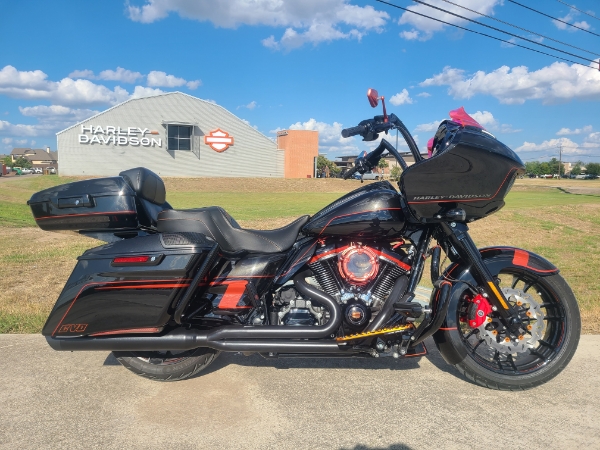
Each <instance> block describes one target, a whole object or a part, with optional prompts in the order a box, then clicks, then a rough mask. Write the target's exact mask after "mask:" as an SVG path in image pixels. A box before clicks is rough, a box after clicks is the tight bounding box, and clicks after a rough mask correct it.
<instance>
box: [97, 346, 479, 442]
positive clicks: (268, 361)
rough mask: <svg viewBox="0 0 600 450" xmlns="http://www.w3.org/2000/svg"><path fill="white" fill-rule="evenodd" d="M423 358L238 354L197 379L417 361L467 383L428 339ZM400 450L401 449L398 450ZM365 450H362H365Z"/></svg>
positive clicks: (402, 365)
mask: <svg viewBox="0 0 600 450" xmlns="http://www.w3.org/2000/svg"><path fill="white" fill-rule="evenodd" d="M425 346H426V347H427V354H426V355H423V356H411V357H405V358H398V359H394V358H391V357H383V358H372V357H363V358H339V357H292V358H264V357H262V356H261V355H259V354H256V353H254V354H252V355H249V356H244V355H241V354H239V353H223V354H221V355H220V356H219V358H217V360H216V361H215V362H214V363H213V364H211V365H210V366H209V367H207V369H206V370H204V371H202V372H201V373H199V374H198V375H196V376H194V377H192V378H195V377H197V376H202V375H206V374H209V373H212V372H216V371H218V370H220V369H222V368H224V367H227V366H228V365H230V364H237V365H240V366H247V367H249V366H253V367H274V368H276V369H281V370H289V369H369V370H414V369H419V368H420V367H421V360H422V358H425V359H426V360H427V361H429V362H430V363H431V364H433V365H434V366H435V367H436V368H437V369H439V370H441V371H442V372H446V373H449V374H451V375H453V376H455V377H458V378H460V379H463V380H465V381H468V380H467V379H466V378H465V377H464V376H463V375H462V374H461V373H460V372H459V371H458V370H456V369H455V368H454V366H451V365H449V364H447V363H446V362H445V361H444V360H443V358H442V356H441V355H440V353H439V352H438V350H437V348H436V346H435V344H434V342H433V340H432V339H431V338H429V339H427V340H426V341H425ZM103 365H104V366H120V365H121V364H120V363H119V361H117V359H116V358H115V357H114V356H113V354H112V353H110V354H108V355H107V357H106V359H105V361H104V364H103ZM399 448H402V447H399ZM365 449H366V447H365Z"/></svg>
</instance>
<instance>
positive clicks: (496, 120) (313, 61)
mask: <svg viewBox="0 0 600 450" xmlns="http://www.w3.org/2000/svg"><path fill="white" fill-rule="evenodd" d="M424 1H426V2H427V3H430V4H434V5H437V6H439V7H441V8H445V9H449V10H452V11H455V12H457V13H459V14H461V15H466V16H468V17H471V18H473V19H477V20H481V21H483V22H484V23H486V24H489V25H492V26H497V27H499V28H502V29H506V30H508V31H510V32H514V33H515V34H517V35H519V36H523V37H527V38H529V39H533V40H540V38H539V37H538V36H534V35H531V34H530V33H527V32H524V31H520V30H517V29H514V28H510V27H508V26H506V25H504V24H501V23H498V22H495V21H492V20H491V19H489V18H482V17H480V16H478V15H476V14H475V13H473V12H469V11H466V10H464V9H459V8H458V7H456V6H453V5H451V4H449V3H448V2H447V1H445V0H424ZM452 1H453V2H454V3H456V4H460V5H462V6H465V7H468V8H471V9H473V10H476V11H478V12H480V13H484V14H487V15H489V16H493V17H495V18H498V19H500V20H503V21H506V22H510V23H512V24H515V25H518V26H520V27H523V28H527V29H529V30H531V31H535V32H537V33H539V34H542V35H545V36H547V37H551V38H553V39H556V40H560V41H563V42H566V43H568V44H570V45H573V46H576V47H579V48H581V49H584V50H589V51H595V52H596V53H598V54H600V36H596V35H593V34H590V33H586V32H584V31H582V30H577V29H575V28H572V27H568V26H566V25H564V24H562V23H557V22H554V21H552V20H551V19H548V18H546V17H543V16H541V15H539V14H536V13H534V12H531V11H528V10H527V9H525V8H523V7H520V6H518V5H516V4H514V3H512V2H510V1H509V0H452ZM391 3H395V4H397V5H400V6H403V7H409V8H411V9H413V10H416V11H418V12H421V13H424V14H427V15H432V16H434V17H438V18H442V19H443V20H447V21H449V22H452V23H456V24H460V25H462V26H465V27H467V28H472V29H475V30H479V31H482V32H486V33H488V34H492V35H494V36H499V37H502V38H504V39H511V37H510V36H504V35H502V34H500V33H498V32H495V31H492V30H488V29H484V28H482V27H480V26H478V25H475V24H470V23H467V22H465V21H462V20H459V19H457V18H455V17H452V16H449V15H447V14H444V13H441V12H439V11H436V10H433V9H430V8H428V7H426V6H424V5H418V4H417V3H415V2H412V1H410V0H393V1H391ZM519 3H522V4H524V5H527V6H530V7H533V8H536V9H539V10H542V11H543V12H545V13H547V14H550V15H552V16H554V17H559V18H562V19H563V20H564V21H566V22H569V23H573V24H576V25H577V26H579V27H580V28H584V29H587V30H589V31H592V32H594V33H597V34H600V20H599V19H598V18H600V2H598V1H597V0H578V1H577V3H574V5H575V6H576V7H577V8H578V9H580V10H582V11H585V12H588V13H589V14H592V16H590V15H587V14H585V13H583V12H578V11H576V10H574V9H571V8H569V7H568V6H566V5H565V4H564V3H562V2H560V1H558V0H544V1H540V0H537V1H534V0H519ZM0 11H2V13H1V14H0V48H1V49H2V50H1V51H0V153H5V152H10V150H11V149H12V148H13V147H20V146H24V147H30V146H33V147H43V146H46V145H48V146H50V147H51V148H53V149H54V148H55V147H56V137H55V133H56V132H57V131H60V130H61V129H63V128H65V127H67V126H69V125H71V124H73V123H76V122H78V121H80V120H83V119H85V118H86V117H89V116H90V115H92V114H95V113H96V112H98V111H102V110H104V109H106V108H108V107H110V106H112V105H115V104H117V103H120V102H122V101H124V100H126V99H128V98H130V97H131V96H137V97H139V96H146V95H152V94H155V93H160V92H168V91H176V90H178V91H182V92H186V93H188V94H191V95H194V96H196V97H199V98H202V99H209V100H213V101H215V102H217V103H218V104H220V105H222V106H224V107H225V108H227V109H229V110H230V111H232V112H233V113H235V114H236V115H238V116H239V117H241V118H242V119H244V120H247V121H248V122H249V123H250V124H251V125H253V126H255V127H256V128H257V129H258V130H260V131H261V132H263V133H264V134H266V135H268V136H271V137H272V136H274V133H275V132H276V130H278V129H285V128H290V127H292V128H302V129H316V130H319V132H320V149H321V152H323V153H327V154H328V155H329V157H330V158H334V157H335V156H340V155H347V154H356V153H357V152H358V151H360V150H362V149H365V148H368V147H367V146H366V145H365V144H364V143H362V142H360V141H359V139H358V138H351V139H341V137H340V134H339V132H340V131H341V129H342V128H345V127H349V126H353V125H356V124H357V123H358V122H359V121H360V120H362V119H365V118H368V117H370V116H372V115H373V114H374V113H380V112H379V110H377V111H375V110H372V109H371V108H370V107H369V105H368V102H367V99H366V91H367V88H369V87H373V88H376V89H377V90H378V91H379V93H380V94H381V95H384V96H385V97H386V101H387V103H388V111H389V112H395V113H396V115H398V116H399V117H400V118H401V119H402V120H403V121H404V122H405V124H406V125H407V127H408V128H409V129H410V130H411V132H413V134H415V135H417V136H418V142H419V144H420V146H421V147H423V146H424V144H425V143H426V142H427V140H428V139H429V138H430V137H431V136H432V135H433V133H434V131H435V128H436V125H437V123H439V121H441V120H443V119H445V118H447V117H448V114H447V113H448V111H449V110H451V109H455V108H457V107H459V106H464V107H465V109H466V110H467V112H469V113H471V114H472V115H474V117H475V118H476V119H478V120H479V121H480V122H481V123H482V125H484V126H485V127H486V128H487V129H488V130H489V131H490V132H492V133H493V134H495V135H496V136H497V137H498V139H500V140H501V141H503V142H504V143H506V144H507V145H509V146H510V147H511V148H513V149H515V150H516V151H517V152H518V153H519V154H520V155H521V157H522V158H523V159H524V160H535V159H540V160H547V159H549V158H550V157H552V156H558V147H559V146H560V145H562V148H563V154H564V157H563V159H565V160H567V161H576V160H578V159H581V160H583V161H586V162H587V161H600V119H599V117H600V71H599V70H592V69H590V68H589V67H585V66H586V65H591V64H593V63H590V62H586V61H585V60H580V59H577V58H575V57H571V56H566V55H563V56H565V57H566V58H569V59H573V60H576V61H581V63H582V64H583V65H584V66H577V65H573V64H572V63H565V62H559V61H558V60H557V59H555V58H552V57H549V56H544V55H540V54H537V53H534V52H531V51H527V50H524V49H520V48H518V47H514V46H511V45H510V44H503V43H500V42H497V41H494V40H491V39H489V38H485V37H482V36H479V35H474V34H472V33H468V32H466V31H461V30H458V29H456V28H454V27H449V26H445V25H441V24H439V23H437V22H433V21H431V20H429V19H424V18H420V17H419V16H415V15H413V14H410V13H407V12H404V11H402V10H399V9H396V8H393V7H390V6H388V5H385V4H382V3H378V2H375V1H359V0H227V1H226V0H222V1H216V0H129V1H127V2H124V1H116V0H107V1H103V2H76V1H61V0H54V1H52V2H48V1H36V0H30V1H27V2H15V1H9V0H1V1H0ZM593 15H595V16H597V17H593ZM513 42H518V43H520V44H523V45H526V46H530V47H536V48H538V49H539V50H541V51H548V50H547V49H544V48H542V47H537V46H535V45H533V44H531V43H528V42H524V41H520V40H518V41H513ZM541 42H542V43H544V44H546V45H551V46H556V47H559V48H561V49H563V50H566V51H569V52H571V53H575V54H578V55H581V56H585V57H587V58H589V59H591V60H596V61H597V60H598V58H599V55H595V54H590V53H586V52H584V51H582V50H577V49H574V48H570V47H565V46H563V45H560V44H557V43H556V42H552V41H551V40H548V39H541ZM549 52H550V53H555V52H552V51H549ZM595 67H598V64H597V63H596V65H595ZM394 141H395V139H393V138H392V142H394Z"/></svg>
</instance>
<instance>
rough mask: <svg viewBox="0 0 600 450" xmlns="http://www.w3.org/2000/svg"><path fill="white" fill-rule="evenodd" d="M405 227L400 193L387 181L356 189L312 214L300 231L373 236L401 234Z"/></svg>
mask: <svg viewBox="0 0 600 450" xmlns="http://www.w3.org/2000/svg"><path fill="white" fill-rule="evenodd" d="M404 228H405V219H404V214H403V213H402V208H401V205H400V194H399V193H398V192H397V191H396V190H395V189H394V187H393V186H392V185H391V184H390V183H389V182H388V181H380V182H377V183H371V184H368V185H366V186H363V187H361V188H359V189H356V190H354V191H352V192H350V193H348V194H346V195H344V196H343V197H341V198H340V199H338V200H336V201H335V202H333V203H331V204H330V205H328V206H326V207H325V208H323V209H322V210H321V211H319V212H318V213H316V214H315V215H314V216H313V217H311V219H310V221H309V222H308V223H307V224H306V225H305V226H304V228H303V229H302V232H303V233H304V234H305V235H311V236H323V237H325V236H345V237H349V238H364V239H372V238H377V237H387V238H394V237H400V236H401V235H402V232H403V231H404Z"/></svg>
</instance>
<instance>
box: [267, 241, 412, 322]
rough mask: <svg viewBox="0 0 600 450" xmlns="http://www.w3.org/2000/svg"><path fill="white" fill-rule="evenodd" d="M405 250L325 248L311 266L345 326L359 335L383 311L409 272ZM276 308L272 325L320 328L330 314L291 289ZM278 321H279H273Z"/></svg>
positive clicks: (278, 299) (276, 301) (275, 301)
mask: <svg viewBox="0 0 600 450" xmlns="http://www.w3.org/2000/svg"><path fill="white" fill-rule="evenodd" d="M409 263H410V258H409V256H408V255H407V254H406V253H405V252H404V250H401V249H400V250H396V251H394V250H392V249H389V248H385V247H371V246H365V245H361V244H355V243H350V244H346V245H344V244H332V245H325V246H322V247H321V248H320V249H319V250H317V252H316V253H315V255H314V256H313V257H312V258H311V259H310V261H309V262H308V266H309V267H310V269H311V270H312V271H313V273H314V276H315V280H316V282H317V283H318V284H319V286H320V288H321V289H322V290H323V291H325V292H327V294H329V295H330V296H332V297H333V298H335V299H336V300H337V301H338V303H340V304H341V305H342V313H343V317H344V325H345V326H346V327H347V328H349V329H350V330H353V331H359V330H362V329H364V327H365V326H366V325H367V324H368V323H369V321H370V320H371V313H372V311H377V310H379V309H380V307H381V305H382V304H383V302H384V300H385V299H386V298H387V296H388V295H389V293H390V291H391V289H392V287H393V286H394V283H395V281H396V279H397V278H398V277H400V276H401V275H403V274H405V273H406V272H408V271H409V270H410V265H409ZM273 304H274V306H275V307H276V310H275V311H276V312H275V313H274V316H275V317H272V320H271V323H277V324H279V325H292V326H293V325H319V324H323V323H325V322H326V321H327V316H328V312H327V310H326V309H325V308H322V307H320V306H319V305H316V304H312V303H311V301H310V300H307V299H304V298H303V297H302V296H301V295H300V294H299V293H298V292H297V291H296V289H294V287H293V286H292V285H289V286H285V287H283V288H282V289H280V290H279V291H278V292H277V294H276V295H275V297H274V299H273ZM273 319H276V320H273Z"/></svg>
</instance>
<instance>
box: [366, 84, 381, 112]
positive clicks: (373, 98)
mask: <svg viewBox="0 0 600 450" xmlns="http://www.w3.org/2000/svg"><path fill="white" fill-rule="evenodd" d="M367 98H368V99H369V104H370V105H371V108H375V107H376V106H377V105H379V94H378V93H377V91H376V90H375V89H372V88H369V90H368V91H367Z"/></svg>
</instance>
